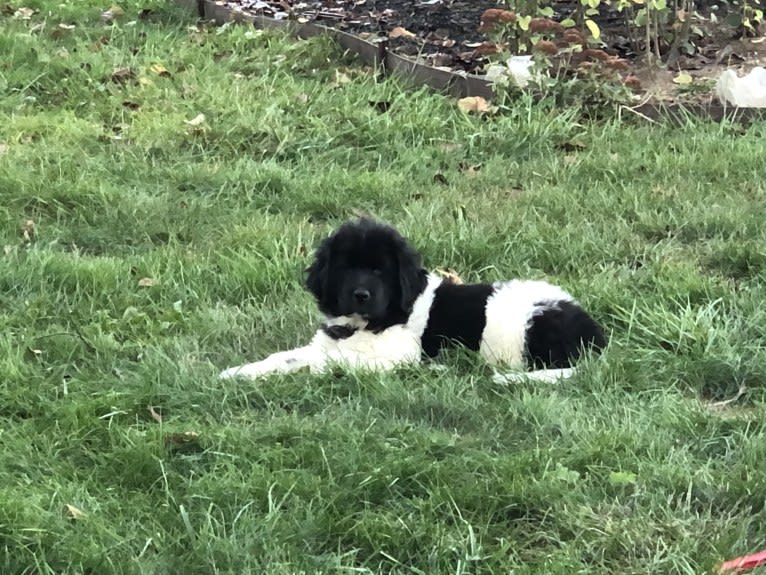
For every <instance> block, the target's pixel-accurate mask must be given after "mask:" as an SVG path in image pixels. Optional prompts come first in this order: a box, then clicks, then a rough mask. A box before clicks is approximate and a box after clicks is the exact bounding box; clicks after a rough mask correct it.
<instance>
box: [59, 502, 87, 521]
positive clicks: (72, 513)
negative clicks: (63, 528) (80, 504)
mask: <svg viewBox="0 0 766 575" xmlns="http://www.w3.org/2000/svg"><path fill="white" fill-rule="evenodd" d="M64 507H65V508H66V512H67V515H68V516H69V517H70V518H71V519H82V518H83V517H85V512H84V511H80V510H79V509H77V507H75V506H74V505H70V504H69V503H67V504H66V505H64Z"/></svg>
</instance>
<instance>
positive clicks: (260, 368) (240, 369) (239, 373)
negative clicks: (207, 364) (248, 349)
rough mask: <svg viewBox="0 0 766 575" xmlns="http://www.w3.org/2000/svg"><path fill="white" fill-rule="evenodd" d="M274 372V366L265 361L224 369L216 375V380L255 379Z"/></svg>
mask: <svg viewBox="0 0 766 575" xmlns="http://www.w3.org/2000/svg"><path fill="white" fill-rule="evenodd" d="M275 371H276V369H275V366H274V365H271V364H269V363H267V362H266V361H259V362H258V363H248V364H247V365H238V366H237V367H230V368H229V369H225V370H223V371H222V372H221V373H219V374H218V379H235V378H243V379H256V378H258V377H262V376H264V375H267V374H269V373H273V372H275Z"/></svg>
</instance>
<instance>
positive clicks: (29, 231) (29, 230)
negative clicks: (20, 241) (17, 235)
mask: <svg viewBox="0 0 766 575" xmlns="http://www.w3.org/2000/svg"><path fill="white" fill-rule="evenodd" d="M21 235H22V236H23V237H24V241H25V242H31V241H34V239H35V237H36V236H37V226H36V225H35V221H34V220H27V221H25V222H24V223H23V224H21Z"/></svg>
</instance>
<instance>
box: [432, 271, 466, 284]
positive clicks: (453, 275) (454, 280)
mask: <svg viewBox="0 0 766 575" xmlns="http://www.w3.org/2000/svg"><path fill="white" fill-rule="evenodd" d="M435 271H436V273H437V274H439V275H440V276H441V277H443V278H444V280H445V281H447V282H449V283H451V284H455V285H462V284H463V279H462V278H461V277H460V276H459V275H458V273H457V272H456V271H455V270H452V269H449V268H436V270H435Z"/></svg>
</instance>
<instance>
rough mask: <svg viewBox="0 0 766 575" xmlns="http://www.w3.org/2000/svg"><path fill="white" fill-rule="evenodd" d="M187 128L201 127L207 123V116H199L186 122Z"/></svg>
mask: <svg viewBox="0 0 766 575" xmlns="http://www.w3.org/2000/svg"><path fill="white" fill-rule="evenodd" d="M184 123H185V124H186V125H187V126H193V127H194V126H201V125H202V124H204V123H205V114H197V115H196V116H194V118H192V119H191V120H184Z"/></svg>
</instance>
